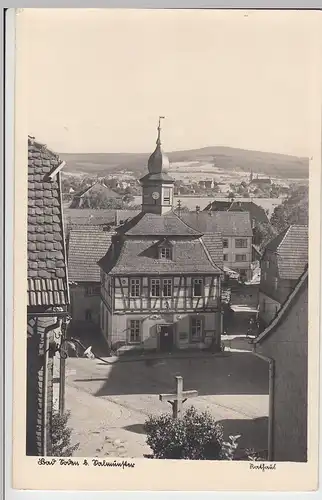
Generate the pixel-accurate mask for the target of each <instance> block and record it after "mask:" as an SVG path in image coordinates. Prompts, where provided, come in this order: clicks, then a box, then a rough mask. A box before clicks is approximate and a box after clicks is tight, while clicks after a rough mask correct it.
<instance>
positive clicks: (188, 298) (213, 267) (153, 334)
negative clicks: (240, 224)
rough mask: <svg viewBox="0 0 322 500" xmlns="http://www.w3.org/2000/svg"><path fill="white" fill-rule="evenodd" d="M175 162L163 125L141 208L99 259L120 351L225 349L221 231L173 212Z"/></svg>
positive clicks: (108, 323) (105, 305) (104, 326)
mask: <svg viewBox="0 0 322 500" xmlns="http://www.w3.org/2000/svg"><path fill="white" fill-rule="evenodd" d="M168 165H169V160H168V159H167V157H166V155H165V154H164V153H163V151H162V149H161V138H160V125H159V128H158V138H157V147H156V149H155V151H154V153H153V154H152V155H151V157H150V159H149V161H148V173H147V174H146V175H145V176H144V177H143V178H142V179H141V183H142V210H141V212H140V213H138V214H137V215H136V216H135V217H133V218H132V219H131V220H129V221H128V222H126V223H125V224H123V225H122V226H120V227H118V228H116V234H115V235H113V236H112V240H111V245H110V247H109V248H108V249H107V252H106V255H105V256H104V257H103V258H102V259H100V261H99V266H100V268H101V311H100V319H101V325H100V326H101V330H102V332H103V335H104V337H105V339H106V340H107V342H108V343H109V345H110V346H111V347H112V348H113V349H117V350H118V349H124V350H127V349H130V348H140V349H159V350H161V351H171V350H173V349H185V348H190V347H193V348H196V347H197V348H201V349H202V348H207V347H210V346H213V347H214V348H215V349H219V348H220V335H221V332H222V322H223V320H222V311H221V279H222V277H223V246H222V235H221V233H220V232H215V231H213V232H212V233H211V234H210V233H209V232H208V233H207V234H204V232H203V231H201V230H199V229H198V228H197V227H192V226H191V225H190V224H189V223H187V222H186V221H185V220H183V218H182V217H180V216H179V215H178V214H176V213H175V212H174V211H173V190H174V180H173V179H172V178H171V177H170V176H169V175H168V174H167V172H166V168H167V166H168ZM241 215H242V217H243V216H244V215H245V214H241ZM207 217H208V216H207ZM246 218H247V216H246Z"/></svg>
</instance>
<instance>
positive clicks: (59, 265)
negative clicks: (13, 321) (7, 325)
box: [27, 137, 69, 306]
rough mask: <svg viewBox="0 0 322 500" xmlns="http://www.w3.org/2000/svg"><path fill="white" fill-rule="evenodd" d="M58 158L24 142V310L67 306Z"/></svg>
mask: <svg viewBox="0 0 322 500" xmlns="http://www.w3.org/2000/svg"><path fill="white" fill-rule="evenodd" d="M61 164H62V161H61V160H60V158H59V156H58V155H57V154H56V153H54V152H52V151H50V150H49V149H48V148H47V147H46V146H45V145H44V144H40V143H38V142H36V141H35V140H34V138H32V137H29V138H28V220H27V231H28V239H27V249H28V266H27V267H28V269H27V278H28V283H27V287H28V288H27V290H28V302H27V304H28V306H62V305H67V304H68V302H69V293H68V280H67V268H66V251H65V244H64V232H63V219H62V218H63V215H62V203H61V189H60V178H59V176H60V173H59V172H58V173H56V174H55V175H53V178H52V179H51V178H50V177H49V175H50V174H53V173H54V170H56V169H57V168H58V167H59V165H61Z"/></svg>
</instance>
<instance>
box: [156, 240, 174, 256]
mask: <svg viewBox="0 0 322 500" xmlns="http://www.w3.org/2000/svg"><path fill="white" fill-rule="evenodd" d="M158 256H159V259H163V260H172V259H173V245H172V243H171V241H168V240H167V239H164V240H163V241H162V242H160V243H159V244H158Z"/></svg>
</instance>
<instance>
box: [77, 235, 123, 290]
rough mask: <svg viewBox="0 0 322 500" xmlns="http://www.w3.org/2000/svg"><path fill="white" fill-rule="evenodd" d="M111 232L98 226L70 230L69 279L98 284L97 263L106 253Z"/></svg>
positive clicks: (98, 271)
mask: <svg viewBox="0 0 322 500" xmlns="http://www.w3.org/2000/svg"><path fill="white" fill-rule="evenodd" d="M113 234H115V233H113V232H109V231H104V230H103V228H101V227H99V226H83V227H80V228H78V229H71V230H70V233H69V242H68V273H69V279H70V280H72V281H79V282H94V283H99V282H100V268H99V266H98V261H99V260H100V259H101V258H102V257H103V256H104V255H105V254H106V252H107V251H108V249H109V247H110V244H111V239H112V235H113Z"/></svg>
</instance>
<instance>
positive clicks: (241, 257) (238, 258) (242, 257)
mask: <svg viewBox="0 0 322 500" xmlns="http://www.w3.org/2000/svg"><path fill="white" fill-rule="evenodd" d="M236 262H246V254H244V253H239V254H238V253H237V254H236Z"/></svg>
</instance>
